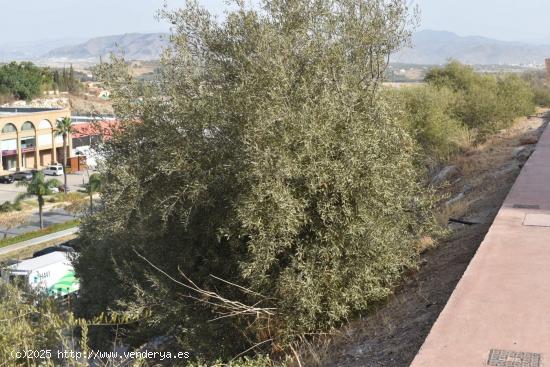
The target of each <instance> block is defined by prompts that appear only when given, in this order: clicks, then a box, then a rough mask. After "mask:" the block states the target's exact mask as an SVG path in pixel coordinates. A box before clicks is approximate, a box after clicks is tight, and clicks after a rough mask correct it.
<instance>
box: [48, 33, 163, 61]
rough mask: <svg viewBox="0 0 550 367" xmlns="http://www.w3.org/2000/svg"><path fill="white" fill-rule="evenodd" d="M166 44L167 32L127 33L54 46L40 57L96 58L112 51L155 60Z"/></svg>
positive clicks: (134, 57) (138, 58)
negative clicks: (70, 44)
mask: <svg viewBox="0 0 550 367" xmlns="http://www.w3.org/2000/svg"><path fill="white" fill-rule="evenodd" d="M167 46H168V34H166V33H146V34H142V33H128V34H123V35H116V36H107V37H97V38H92V39H90V40H88V41H87V42H84V43H81V44H78V45H74V46H65V47H60V48H55V49H53V50H51V51H49V52H47V53H46V54H45V55H43V56H42V58H43V59H67V60H91V59H95V60H97V59H99V58H100V57H108V56H109V55H111V54H112V53H114V54H117V55H123V56H124V58H125V59H127V60H156V59H158V58H159V57H160V55H161V54H162V51H163V49H164V48H166V47H167Z"/></svg>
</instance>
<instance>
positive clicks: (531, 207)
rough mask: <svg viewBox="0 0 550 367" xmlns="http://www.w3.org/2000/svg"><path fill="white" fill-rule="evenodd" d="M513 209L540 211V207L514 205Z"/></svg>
mask: <svg viewBox="0 0 550 367" xmlns="http://www.w3.org/2000/svg"><path fill="white" fill-rule="evenodd" d="M514 208H515V209H540V205H531V204H514Z"/></svg>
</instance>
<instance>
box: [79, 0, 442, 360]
mask: <svg viewBox="0 0 550 367" xmlns="http://www.w3.org/2000/svg"><path fill="white" fill-rule="evenodd" d="M163 14H164V16H165V18H166V19H168V20H169V21H170V22H171V24H172V25H173V35H172V47H171V48H170V49H169V50H168V51H167V53H166V55H165V57H164V59H163V68H162V70H163V71H162V74H161V76H160V78H159V80H157V81H155V82H154V83H150V84H140V83H138V82H137V81H135V80H133V79H132V78H131V77H130V76H129V74H128V73H127V70H126V67H125V65H124V63H122V62H120V60H119V61H117V60H114V62H113V63H111V64H106V65H102V66H101V67H100V69H99V70H98V72H99V74H100V75H101V77H102V78H103V80H104V81H105V83H106V84H107V85H108V87H109V88H111V89H112V91H113V94H112V96H113V100H114V106H115V109H116V113H117V115H118V116H119V118H120V119H121V120H122V121H124V122H125V124H124V128H123V129H122V132H119V133H116V134H115V135H114V136H113V138H112V139H111V140H109V141H108V142H106V143H105V144H104V145H103V146H102V147H101V148H100V149H101V150H102V154H103V155H104V156H105V164H104V165H103V167H102V168H101V171H102V172H101V174H102V177H103V180H104V181H103V182H102V200H103V203H102V208H103V209H102V210H101V211H98V212H97V213H95V214H94V215H93V216H91V217H89V218H86V219H85V222H84V224H83V226H82V241H83V252H82V254H81V256H80V257H79V259H78V262H77V264H76V268H77V271H78V274H79V277H80V278H81V281H82V283H81V284H82V293H81V306H80V308H81V313H83V314H86V313H88V314H89V313H92V314H93V313H98V312H101V311H102V310H103V309H106V308H110V309H119V310H122V311H127V312H129V313H140V312H142V311H144V310H148V311H150V314H151V315H152V316H150V317H148V318H147V319H146V320H145V321H144V322H142V323H139V324H137V325H136V326H135V328H133V329H131V330H128V333H129V336H130V337H129V339H134V340H139V338H150V337H151V336H154V335H172V336H175V337H176V338H177V340H178V342H179V343H180V344H181V345H184V346H185V347H186V348H189V350H192V351H194V352H195V353H197V354H202V355H204V356H207V357H208V355H210V356H211V357H212V356H221V357H226V356H230V355H234V354H235V353H236V352H240V351H242V350H244V349H246V348H248V347H249V346H250V345H251V344H254V343H256V342H262V341H266V340H270V341H273V342H274V343H276V344H284V343H285V342H288V341H289V340H291V338H292V337H293V336H296V335H301V334H304V333H311V332H318V331H322V330H326V329H327V328H329V327H331V326H333V325H336V324H337V323H338V322H341V321H343V320H345V319H346V318H348V317H351V316H352V315H353V314H354V313H356V312H361V311H365V310H367V309H368V308H369V306H370V305H371V304H372V303H374V302H377V301H379V300H382V299H384V297H386V296H387V295H388V294H389V293H390V292H391V289H392V287H393V286H395V285H396V283H397V281H398V280H399V277H400V275H401V274H402V272H403V270H404V269H406V268H408V267H411V266H414V265H415V260H416V258H417V250H416V245H417V243H418V240H419V238H420V237H421V236H424V235H428V234H430V233H431V231H432V230H433V229H434V227H433V220H432V215H431V210H432V205H433V204H432V203H433V200H432V198H431V194H430V193H427V192H426V191H425V190H424V189H423V187H422V185H421V182H422V179H423V177H422V172H420V171H419V170H418V169H417V167H415V165H414V161H415V156H416V154H417V151H416V146H415V142H414V140H413V139H412V138H411V137H410V136H409V134H408V133H407V131H406V128H404V127H403V126H402V124H401V122H400V121H399V120H398V118H397V116H396V115H395V113H394V111H393V110H392V109H391V108H390V107H389V104H388V103H387V102H386V101H385V100H384V96H383V95H382V94H381V93H379V90H378V86H379V84H380V83H381V76H382V75H383V73H384V69H385V67H386V65H387V61H388V56H389V54H390V53H391V52H393V51H395V50H397V49H398V48H399V47H401V46H402V45H403V44H404V42H407V40H408V39H409V37H410V32H411V24H412V23H411V22H413V21H414V14H412V13H411V12H410V10H409V9H407V7H406V6H405V4H404V2H403V1H401V0H390V1H386V0H337V1H325V0H319V1H306V0H292V1H280V0H266V1H263V2H262V3H261V7H258V8H247V7H245V6H244V5H243V4H241V3H239V4H237V8H236V10H233V11H230V12H228V13H227V17H226V19H225V20H224V21H223V22H219V21H216V20H215V19H214V18H213V17H212V16H211V15H210V14H209V13H208V12H207V11H206V10H204V9H202V8H201V7H199V6H198V5H197V4H196V3H194V2H188V3H187V6H186V7H185V8H183V9H181V10H179V11H176V12H164V13H163ZM144 259H146V260H147V261H145V260H144ZM152 264H154V265H155V266H156V267H157V268H158V269H156V268H153V266H151V265H152ZM159 270H162V272H164V273H165V274H166V275H169V276H171V277H173V278H174V279H173V280H171V279H169V278H168V277H167V276H166V275H165V274H163V273H161V272H160V271H159ZM212 275H213V276H215V277H217V278H220V279H223V281H221V280H219V279H217V278H215V277H213V276H212ZM175 280H177V282H176V281H175ZM190 282H192V283H193V284H194V285H196V287H197V288H200V289H202V290H204V291H205V292H215V293H216V294H219V295H222V296H223V297H224V299H226V300H227V301H228V302H229V301H235V302H239V304H238V306H239V307H241V306H240V305H243V306H248V307H252V308H253V307H256V308H263V309H265V310H267V309H269V310H271V312H264V313H262V312H258V313H257V314H256V316H250V314H249V313H246V312H243V313H239V312H238V311H235V309H234V310H233V311H227V310H228V309H227V307H229V306H227V304H226V305H224V304H222V305H219V304H217V303H216V302H218V301H219V298H215V297H211V296H209V295H208V293H205V292H203V293H200V294H197V292H196V288H194V289H192V288H193V287H190V286H189V285H190V284H191V283H190ZM228 282H231V283H232V284H229V283H228ZM184 284H186V285H184ZM237 285H238V286H237ZM230 305H231V306H234V305H235V304H231V303H230ZM208 306H212V307H210V308H209V307H208ZM226 306H227V307H226ZM224 307H226V308H224ZM223 310H225V312H223ZM220 315H221V316H232V317H224V318H222V319H220V320H217V321H215V322H208V321H211V320H212V319H215V318H217V317H219V316H220ZM239 315H241V316H239ZM264 345H265V344H264Z"/></svg>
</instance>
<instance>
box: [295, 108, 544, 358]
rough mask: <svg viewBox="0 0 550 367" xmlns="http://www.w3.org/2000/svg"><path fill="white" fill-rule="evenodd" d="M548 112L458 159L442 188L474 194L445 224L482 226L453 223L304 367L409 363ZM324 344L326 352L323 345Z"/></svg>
mask: <svg viewBox="0 0 550 367" xmlns="http://www.w3.org/2000/svg"><path fill="white" fill-rule="evenodd" d="M548 119H550V112H549V110H540V111H539V113H538V114H537V116H533V117H530V118H524V119H521V120H518V121H517V122H516V123H515V124H514V126H513V127H512V128H510V129H508V130H507V131H502V132H500V133H499V134H496V135H495V136H493V137H492V138H491V139H490V140H489V141H487V142H486V143H484V144H483V145H481V146H479V147H476V148H472V149H471V150H470V151H468V152H467V153H466V154H464V155H462V156H460V157H458V158H456V159H455V160H454V161H453V162H451V164H456V165H457V166H458V167H459V169H460V175H459V176H458V177H457V178H455V179H454V181H452V182H451V184H450V185H449V186H448V187H447V188H446V189H445V190H444V191H446V192H447V193H448V194H449V195H450V197H453V196H454V195H456V194H458V193H460V192H462V191H464V189H465V188H468V189H469V191H468V193H467V194H466V196H465V198H464V199H463V200H461V201H459V202H457V203H456V204H454V205H452V206H451V207H449V208H447V209H445V210H444V211H443V213H441V217H442V218H444V219H445V221H446V219H447V218H449V217H452V218H461V219H470V220H472V221H475V222H479V223H480V224H476V225H453V226H452V228H451V229H452V230H453V231H452V234H451V235H450V236H449V237H448V238H447V239H446V240H444V241H442V242H441V243H439V245H438V246H437V247H436V248H432V249H428V250H426V251H425V252H424V253H423V254H422V258H421V266H420V269H419V270H418V271H417V272H414V273H411V274H409V275H407V277H406V278H405V280H404V282H403V284H402V285H401V286H400V287H399V288H398V289H396V290H395V292H394V295H393V296H392V297H390V299H389V300H388V301H387V302H386V303H385V304H384V305H381V306H380V307H378V308H377V310H374V311H372V312H370V314H369V315H367V316H366V317H364V318H362V319H359V320H356V321H353V322H351V323H350V324H348V325H346V326H345V327H343V328H341V329H340V330H338V331H337V332H336V333H334V334H333V335H332V336H331V337H330V338H329V339H325V340H324V342H323V343H319V344H317V345H316V346H315V347H312V346H311V345H309V347H306V348H304V349H306V350H307V352H304V353H302V356H303V358H302V363H301V365H302V366H323V367H336V366H342V367H344V366H345V367H371V366H372V367H380V366H391V367H404V366H408V365H409V364H410V363H411V362H412V359H413V358H414V356H415V355H416V353H417V351H418V349H419V348H420V346H421V345H422V343H423V342H424V339H425V338H426V336H427V335H428V332H429V331H430V329H431V327H432V325H433V323H434V322H435V320H436V319H437V317H438V315H439V313H440V312H441V310H442V309H443V307H444V306H445V303H446V302H447V300H448V298H449V296H450V295H451V293H452V291H453V290H454V288H455V286H456V284H457V282H458V281H459V279H460V278H461V276H462V274H463V273H464V271H465V269H466V267H467V265H468V263H469V262H470V260H471V258H472V257H473V255H474V254H475V252H476V250H477V248H478V246H479V245H480V243H481V242H482V241H483V238H484V237H485V234H486V233H487V231H488V229H489V227H490V226H491V223H492V221H493V219H494V217H495V215H496V213H497V212H498V210H499V208H500V206H501V204H502V202H503V201H504V199H505V197H506V195H507V194H508V191H509V190H510V188H511V186H512V184H513V183H514V181H515V179H516V177H517V175H518V174H519V171H520V168H521V166H522V163H523V162H522V161H518V160H517V159H514V158H513V157H512V152H513V150H514V149H515V148H516V147H518V145H521V144H520V139H522V138H525V137H531V136H538V135H539V134H540V133H541V132H542V127H543V126H545V123H546V121H548ZM321 344H322V345H323V346H322V347H321V346H320V345H321Z"/></svg>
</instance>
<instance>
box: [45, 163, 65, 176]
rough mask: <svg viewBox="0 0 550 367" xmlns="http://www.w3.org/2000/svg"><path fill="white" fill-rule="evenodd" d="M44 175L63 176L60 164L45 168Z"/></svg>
mask: <svg viewBox="0 0 550 367" xmlns="http://www.w3.org/2000/svg"><path fill="white" fill-rule="evenodd" d="M44 174H45V175H50V176H63V166H62V165H60V164H54V165H51V166H47V167H46V168H45V169H44Z"/></svg>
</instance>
